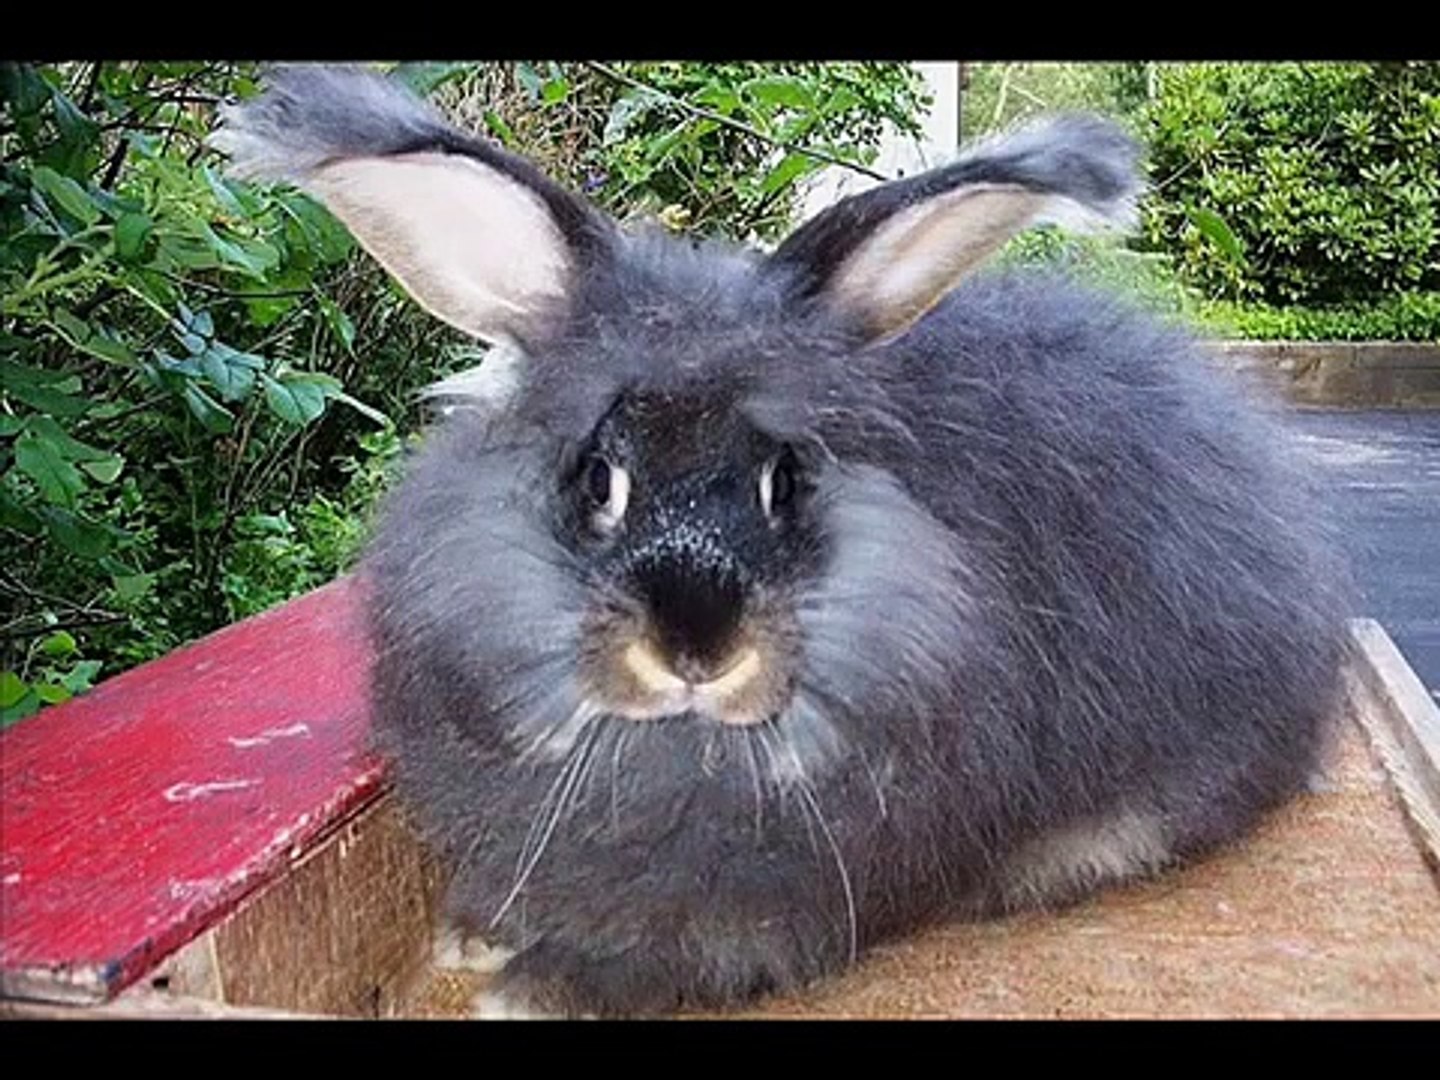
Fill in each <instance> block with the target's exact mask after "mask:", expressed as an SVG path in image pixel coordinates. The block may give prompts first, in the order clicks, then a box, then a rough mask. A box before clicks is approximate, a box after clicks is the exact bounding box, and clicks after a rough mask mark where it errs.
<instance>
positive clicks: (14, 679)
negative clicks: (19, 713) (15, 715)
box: [0, 671, 30, 709]
mask: <svg viewBox="0 0 1440 1080" xmlns="http://www.w3.org/2000/svg"><path fill="white" fill-rule="evenodd" d="M29 689H30V687H28V686H27V685H25V681H24V680H23V679H21V678H20V676H19V675H16V674H15V672H13V671H5V672H0V709H8V708H10V706H11V705H14V704H15V703H16V702H17V701H19V700H20V699H21V698H23V697H24V696H25V694H26V692H27V691H28V690H29Z"/></svg>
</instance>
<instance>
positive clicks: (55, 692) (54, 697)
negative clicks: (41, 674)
mask: <svg viewBox="0 0 1440 1080" xmlns="http://www.w3.org/2000/svg"><path fill="white" fill-rule="evenodd" d="M35 694H36V696H38V697H39V698H40V700H41V701H43V702H45V704H46V705H59V704H60V703H61V702H62V701H69V700H70V698H71V697H73V696H74V695H72V694H71V693H70V691H69V690H67V689H66V688H65V687H63V686H57V685H56V684H55V683H36V684H35Z"/></svg>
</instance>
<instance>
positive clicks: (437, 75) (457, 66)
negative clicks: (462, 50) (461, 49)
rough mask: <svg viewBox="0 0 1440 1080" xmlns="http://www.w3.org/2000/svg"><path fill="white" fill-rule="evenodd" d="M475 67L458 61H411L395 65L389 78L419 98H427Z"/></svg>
mask: <svg viewBox="0 0 1440 1080" xmlns="http://www.w3.org/2000/svg"><path fill="white" fill-rule="evenodd" d="M474 66H475V65H474V64H471V63H464V62H460V61H446V62H440V63H432V62H420V61H411V62H408V63H404V64H397V65H396V66H395V68H394V70H392V71H391V72H390V77H391V78H393V79H399V80H400V81H401V82H403V83H404V84H405V85H406V86H408V87H409V88H410V89H411V90H413V91H415V93H417V94H419V95H420V96H421V97H427V96H429V95H430V94H432V93H434V92H435V90H437V89H438V88H439V87H441V86H443V85H444V84H445V83H447V82H450V81H451V80H452V79H457V78H459V77H460V76H461V75H464V74H465V73H466V72H467V71H469V70H470V69H471V68H473V67H474Z"/></svg>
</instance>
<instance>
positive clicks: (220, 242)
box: [200, 222, 266, 280]
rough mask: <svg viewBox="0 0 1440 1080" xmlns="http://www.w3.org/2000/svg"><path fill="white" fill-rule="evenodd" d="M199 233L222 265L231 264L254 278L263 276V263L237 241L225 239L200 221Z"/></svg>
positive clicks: (257, 278)
mask: <svg viewBox="0 0 1440 1080" xmlns="http://www.w3.org/2000/svg"><path fill="white" fill-rule="evenodd" d="M200 235H201V237H203V238H204V240H205V243H206V244H208V245H209V247H210V250H211V251H213V252H214V253H215V255H216V257H217V258H219V260H220V262H221V264H222V265H225V266H231V267H234V268H235V269H237V270H239V271H241V272H242V273H244V274H247V275H249V276H250V277H252V278H255V279H256V280H263V279H264V277H265V269H266V267H265V263H264V261H263V260H262V259H260V258H258V257H256V256H254V255H252V254H251V253H250V252H248V251H246V250H245V249H244V248H243V247H241V246H240V245H239V244H237V243H232V242H231V241H229V240H226V239H225V238H224V237H222V236H221V235H220V234H219V233H217V232H216V231H215V230H214V229H212V228H211V227H210V226H209V225H207V224H205V223H204V222H201V224H200Z"/></svg>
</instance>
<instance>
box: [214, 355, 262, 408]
mask: <svg viewBox="0 0 1440 1080" xmlns="http://www.w3.org/2000/svg"><path fill="white" fill-rule="evenodd" d="M264 366H265V365H264V361H262V360H261V359H260V358H259V357H258V356H251V355H250V354H248V353H242V352H237V351H236V350H235V349H232V348H231V347H230V346H228V345H225V344H223V343H222V342H218V341H216V342H212V343H211V345H210V347H209V348H208V349H206V350H205V351H204V352H203V353H201V355H200V370H201V371H203V372H204V373H205V377H206V378H207V379H209V380H210V385H212V386H213V387H215V389H216V390H218V391H219V392H220V397H221V398H222V399H224V400H225V401H241V400H243V399H245V398H247V397H249V396H250V391H251V390H253V389H254V388H255V372H256V371H257V370H258V369H259V368H262V367H264Z"/></svg>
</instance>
